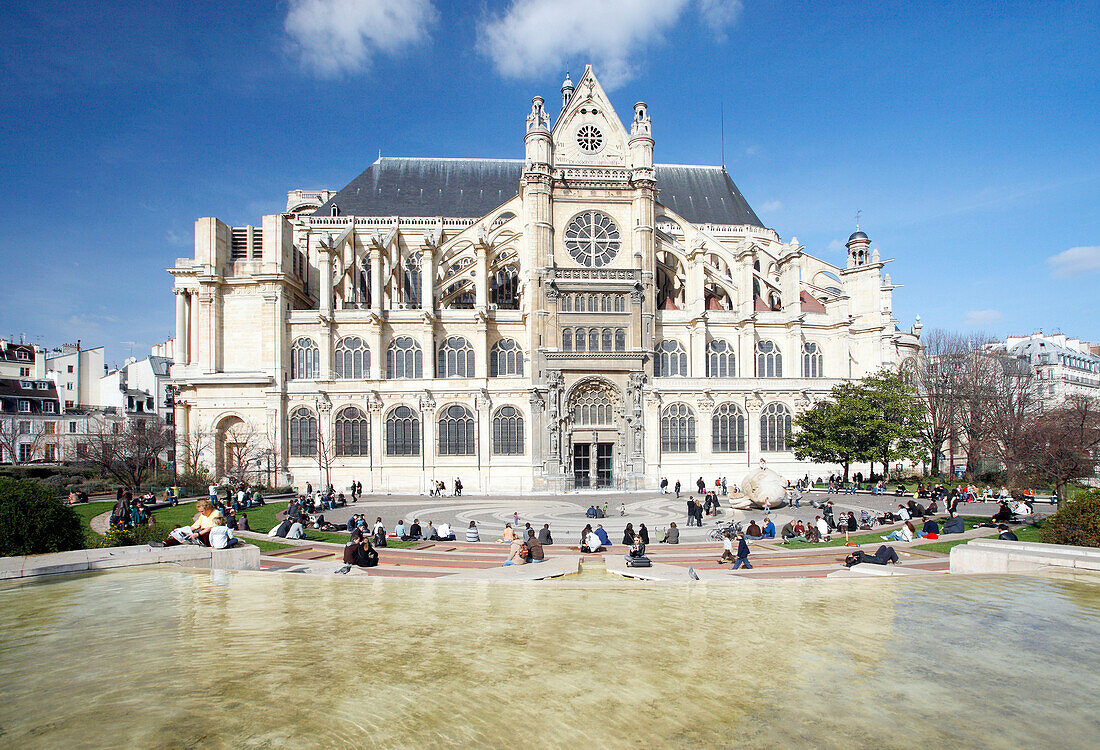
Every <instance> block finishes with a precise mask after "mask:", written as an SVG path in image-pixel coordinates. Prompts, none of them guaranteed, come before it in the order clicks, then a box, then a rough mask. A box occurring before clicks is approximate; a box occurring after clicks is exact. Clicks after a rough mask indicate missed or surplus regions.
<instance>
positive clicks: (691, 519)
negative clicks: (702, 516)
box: [687, 497, 695, 526]
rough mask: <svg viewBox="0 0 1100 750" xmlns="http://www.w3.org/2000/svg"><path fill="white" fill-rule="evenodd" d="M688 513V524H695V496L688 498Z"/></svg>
mask: <svg viewBox="0 0 1100 750" xmlns="http://www.w3.org/2000/svg"><path fill="white" fill-rule="evenodd" d="M687 514H688V523H687V525H688V526H693V525H694V524H695V498H694V497H689V498H688V499H687Z"/></svg>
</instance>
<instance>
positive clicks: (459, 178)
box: [314, 156, 764, 227]
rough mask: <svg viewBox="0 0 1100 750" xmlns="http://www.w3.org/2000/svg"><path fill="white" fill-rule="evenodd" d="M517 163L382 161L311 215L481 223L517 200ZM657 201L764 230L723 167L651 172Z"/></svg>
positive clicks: (699, 219)
mask: <svg viewBox="0 0 1100 750" xmlns="http://www.w3.org/2000/svg"><path fill="white" fill-rule="evenodd" d="M522 171H523V161H522V160H521V159H438V158H405V157H388V156H387V157H383V158H381V159H379V160H378V161H376V162H374V164H371V165H370V166H369V167H368V168H367V169H366V171H364V172H363V173H362V174H360V175H359V176H358V177H356V178H355V179H354V180H352V181H351V182H349V183H348V185H347V187H345V188H344V189H343V190H341V191H340V192H338V193H337V194H336V195H335V196H333V197H332V198H330V199H329V200H328V201H327V202H326V203H325V204H324V205H322V206H321V207H320V208H318V209H317V210H316V211H315V212H314V215H316V216H328V215H330V214H331V213H332V205H333V204H336V206H338V210H339V212H340V214H341V215H344V216H445V217H450V218H467V219H473V218H478V217H481V216H485V215H486V214H488V213H489V212H490V211H492V210H493V209H494V208H496V207H497V206H499V205H500V204H502V203H504V202H505V201H507V200H510V199H512V198H514V197H515V196H516V195H517V194H518V193H519V180H520V176H521V174H522ZM656 174H657V189H658V190H659V191H660V195H659V198H658V200H659V201H660V202H661V203H662V204H663V205H665V206H667V207H668V208H670V209H672V210H673V211H675V212H676V213H678V214H679V215H680V216H683V217H684V218H685V219H687V220H688V221H690V222H692V223H693V224H704V223H711V224H751V225H753V226H758V227H762V226H764V224H763V223H762V222H761V221H760V219H759V217H757V215H756V213H755V212H754V211H753V210H752V208H750V207H749V204H748V202H747V201H746V200H745V198H744V197H743V196H742V195H741V191H740V190H738V189H737V186H736V185H735V184H734V183H733V180H731V179H730V176H729V175H728V174H726V170H725V169H724V168H722V167H697V166H683V165H679V164H658V165H656Z"/></svg>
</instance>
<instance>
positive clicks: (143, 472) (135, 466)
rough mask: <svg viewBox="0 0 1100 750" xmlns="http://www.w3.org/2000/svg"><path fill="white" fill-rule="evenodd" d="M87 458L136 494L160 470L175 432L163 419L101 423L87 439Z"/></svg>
mask: <svg viewBox="0 0 1100 750" xmlns="http://www.w3.org/2000/svg"><path fill="white" fill-rule="evenodd" d="M83 445H84V448H83V450H82V453H83V455H84V458H85V459H86V460H88V461H90V462H91V463H93V464H95V465H97V466H99V467H100V468H102V469H103V471H104V472H105V473H107V474H109V475H110V476H112V477H114V478H115V479H116V480H117V481H118V482H119V484H121V485H123V486H124V487H126V488H127V489H129V490H130V491H132V492H137V490H138V489H140V487H141V485H142V483H143V482H144V481H145V479H146V478H147V477H148V476H149V475H150V474H151V473H152V472H153V471H155V470H156V468H157V462H158V460H159V458H160V455H161V454H162V453H164V452H165V451H166V450H167V449H168V448H169V447H170V446H171V445H172V433H171V431H170V430H169V429H168V428H167V427H166V426H165V424H164V422H163V420H161V419H160V418H159V417H154V418H151V419H130V420H126V421H125V422H123V421H115V420H108V419H103V418H101V419H99V420H97V422H96V424H95V426H94V427H92V428H91V429H90V430H89V431H88V434H87V436H86V437H85V439H84V443H83Z"/></svg>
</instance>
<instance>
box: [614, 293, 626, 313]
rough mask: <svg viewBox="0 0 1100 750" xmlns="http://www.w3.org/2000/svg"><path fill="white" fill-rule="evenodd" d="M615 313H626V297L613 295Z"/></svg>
mask: <svg viewBox="0 0 1100 750" xmlns="http://www.w3.org/2000/svg"><path fill="white" fill-rule="evenodd" d="M615 312H626V296H625V295H622V294H616V295H615Z"/></svg>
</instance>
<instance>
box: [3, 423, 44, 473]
mask: <svg viewBox="0 0 1100 750" xmlns="http://www.w3.org/2000/svg"><path fill="white" fill-rule="evenodd" d="M46 435H47V433H46V423H45V422H43V421H42V420H38V419H35V420H31V419H19V418H18V417H12V418H11V419H0V459H3V457H4V456H5V455H7V456H9V457H10V458H11V462H12V463H13V464H20V463H23V461H22V460H21V459H20V457H19V446H21V445H24V446H28V447H27V455H28V456H30V457H31V458H34V456H35V454H37V453H38V449H39V448H41V447H42V441H43V440H44V439H45V438H46Z"/></svg>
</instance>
